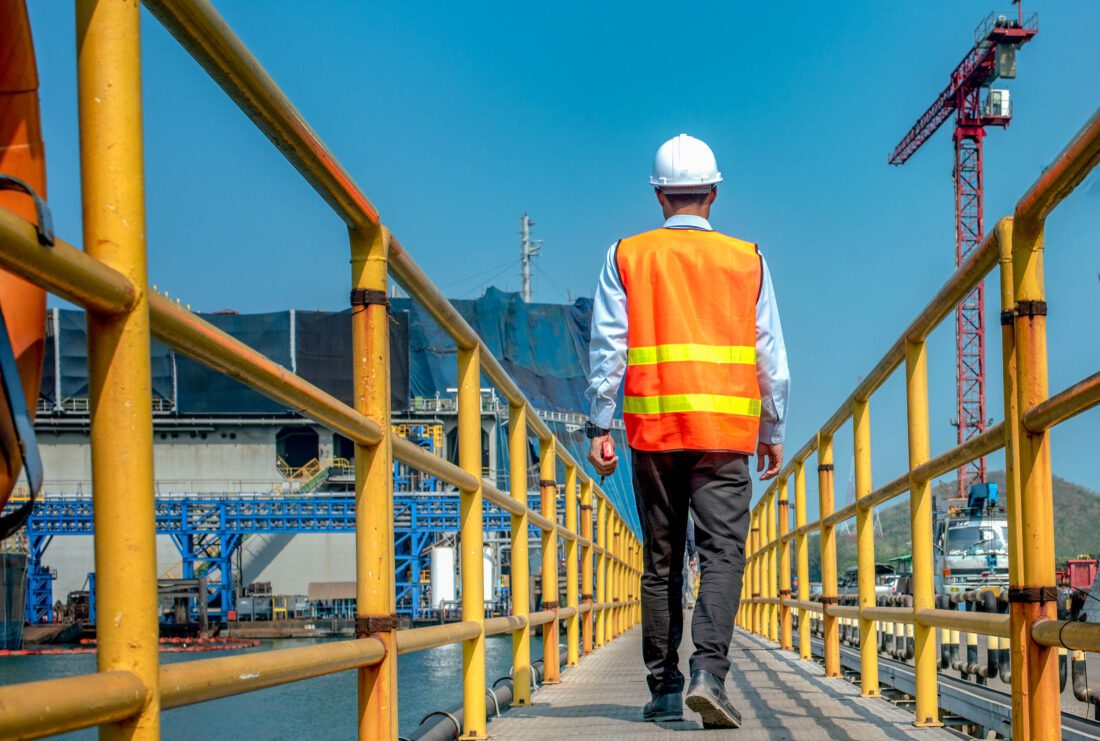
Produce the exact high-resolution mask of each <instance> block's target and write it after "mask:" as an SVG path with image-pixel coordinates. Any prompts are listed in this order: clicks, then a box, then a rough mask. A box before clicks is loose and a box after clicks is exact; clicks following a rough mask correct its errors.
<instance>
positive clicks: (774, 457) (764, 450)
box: [756, 442, 783, 481]
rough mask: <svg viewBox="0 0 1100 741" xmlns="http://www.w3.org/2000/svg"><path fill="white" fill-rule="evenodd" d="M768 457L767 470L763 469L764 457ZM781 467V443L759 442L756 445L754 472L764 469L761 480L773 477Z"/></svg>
mask: <svg viewBox="0 0 1100 741" xmlns="http://www.w3.org/2000/svg"><path fill="white" fill-rule="evenodd" d="M765 456H766V457H767V459H768V470H766V471H764V458H765ZM782 467H783V443H765V442H761V443H760V444H758V445H757V446H756V472H757V473H760V472H761V471H764V475H763V476H761V477H760V480H761V481H767V480H768V479H774V478H775V477H776V474H778V473H779V469H781V468H782Z"/></svg>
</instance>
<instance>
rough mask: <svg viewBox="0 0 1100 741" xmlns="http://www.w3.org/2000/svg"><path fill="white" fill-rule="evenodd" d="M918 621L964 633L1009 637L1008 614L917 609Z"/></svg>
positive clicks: (930, 626)
mask: <svg viewBox="0 0 1100 741" xmlns="http://www.w3.org/2000/svg"><path fill="white" fill-rule="evenodd" d="M917 622H919V623H920V624H921V625H926V626H928V627H929V628H947V629H948V630H958V631H962V632H964V633H980V634H982V635H987V636H998V637H1000V638H1008V615H1002V614H998V613H994V612H960V611H959V610H933V609H929V610H917Z"/></svg>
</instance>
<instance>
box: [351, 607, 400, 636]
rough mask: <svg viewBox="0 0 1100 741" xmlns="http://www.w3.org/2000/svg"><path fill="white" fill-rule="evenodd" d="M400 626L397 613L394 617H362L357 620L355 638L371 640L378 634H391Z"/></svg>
mask: <svg viewBox="0 0 1100 741" xmlns="http://www.w3.org/2000/svg"><path fill="white" fill-rule="evenodd" d="M399 626H400V622H399V619H398V617H397V613H393V614H392V615H360V616H359V617H357V618H355V637H356V638H369V637H371V636H372V635H375V634H376V633H390V632H392V631H395V630H397V628H398V627H399Z"/></svg>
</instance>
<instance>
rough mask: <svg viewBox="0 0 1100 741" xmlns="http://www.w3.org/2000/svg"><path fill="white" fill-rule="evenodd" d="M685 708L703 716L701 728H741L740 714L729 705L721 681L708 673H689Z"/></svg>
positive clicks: (702, 671)
mask: <svg viewBox="0 0 1100 741" xmlns="http://www.w3.org/2000/svg"><path fill="white" fill-rule="evenodd" d="M687 706H688V707H689V708H691V709H692V710H694V711H695V712H697V713H699V715H701V716H703V728H740V727H741V713H739V712H737V709H736V708H734V707H733V705H731V704H730V701H729V698H728V697H727V696H726V688H725V687H724V686H723V685H722V681H721V680H719V679H718V677H716V676H714V675H713V674H711V673H710V672H708V671H704V670H702V669H696V670H695V671H693V672H692V673H691V684H689V685H688V691H687Z"/></svg>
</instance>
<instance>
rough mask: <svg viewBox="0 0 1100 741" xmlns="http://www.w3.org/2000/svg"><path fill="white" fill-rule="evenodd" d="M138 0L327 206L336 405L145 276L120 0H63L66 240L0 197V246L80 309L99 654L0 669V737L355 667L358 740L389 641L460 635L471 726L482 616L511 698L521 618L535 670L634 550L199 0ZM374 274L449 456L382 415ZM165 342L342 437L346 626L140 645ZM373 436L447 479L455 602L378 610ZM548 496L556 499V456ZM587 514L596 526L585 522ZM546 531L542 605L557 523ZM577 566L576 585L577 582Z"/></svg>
mask: <svg viewBox="0 0 1100 741" xmlns="http://www.w3.org/2000/svg"><path fill="white" fill-rule="evenodd" d="M145 5H146V7H147V8H148V9H149V10H150V11H151V12H152V13H153V15H155V16H156V17H157V18H158V19H159V20H160V21H161V22H162V23H163V24H164V26H165V27H166V28H167V29H168V30H169V32H171V33H172V34H173V35H174V36H175V37H176V38H177V39H178V40H179V42H180V43H181V44H182V45H183V46H184V47H185V48H186V49H187V50H188V51H189V52H190V53H191V54H192V56H194V57H195V59H196V60H197V61H198V62H199V63H200V64H201V65H202V66H203V67H204V68H205V69H206V70H207V72H208V73H209V74H210V75H211V76H212V77H213V78H214V80H215V81H216V82H217V83H218V84H219V85H220V86H221V87H222V88H223V89H224V90H225V92H226V93H228V95H229V96H230V97H231V98H232V99H233V100H234V101H235V102H236V103H237V104H238V105H239V106H240V107H241V109H242V110H243V111H244V112H245V113H246V114H247V115H248V116H249V117H250V118H251V119H252V120H253V122H254V123H255V124H256V125H257V126H258V127H259V128H260V129H261V130H262V131H263V132H264V133H265V134H266V135H267V136H268V137H269V138H270V139H271V140H272V142H273V143H274V144H275V145H276V147H277V148H278V149H279V151H281V152H282V153H283V154H284V156H286V158H287V159H288V160H289V161H290V162H291V164H293V165H294V166H295V167H296V168H297V169H298V170H299V172H300V173H301V174H302V175H303V176H304V177H305V179H306V180H307V181H308V182H309V183H310V184H311V185H312V186H313V187H314V189H315V190H316V191H317V192H318V193H319V194H320V195H321V197H322V198H324V199H325V201H327V202H328V204H329V205H330V206H331V207H332V209H333V210H334V211H335V212H336V214H337V215H338V216H339V217H340V218H342V219H343V220H344V222H345V223H346V224H347V226H348V230H349V234H350V245H351V266H352V292H351V302H352V306H353V311H352V317H351V321H352V328H353V329H352V336H353V358H354V363H355V367H354V389H355V391H354V397H355V398H354V405H353V406H348V405H346V404H343V403H341V402H340V401H338V400H337V399H335V398H334V397H332V396H330V395H329V394H327V393H325V392H324V391H322V390H321V389H319V388H317V387H316V386H313V385H312V384H310V383H308V382H307V381H305V380H303V379H302V378H300V377H298V376H296V375H294V374H293V373H291V372H290V371H288V370H287V369H285V368H283V367H281V366H279V365H277V364H276V363H274V362H273V361H271V360H270V359H268V358H266V357H264V356H262V355H260V354H259V353H257V352H256V351H255V350H253V349H251V348H250V347H248V346H246V345H244V344H243V343H241V342H239V341H237V340H235V339H233V338H232V337H230V336H229V335H227V334H225V333H223V332H221V331H220V330H218V329H217V328H215V327H214V326H212V325H210V324H208V323H207V322H204V321H203V320H202V319H201V318H199V317H198V316H196V315H195V314H193V313H191V312H190V311H188V310H186V309H184V308H183V307H181V306H179V305H177V304H175V303H173V302H171V301H169V300H168V299H166V298H165V297H163V296H161V295H159V294H156V293H155V292H152V291H150V290H149V288H148V287H147V279H146V245H145V227H144V225H145V210H144V179H143V170H144V164H143V145H142V129H141V121H142V110H141V49H140V33H139V14H140V7H139V6H138V5H137V4H135V3H129V2H125V3H124V2H117V1H114V0H78V1H77V3H76V6H77V29H78V41H79V54H78V96H79V113H80V133H81V136H80V143H81V174H82V182H83V197H84V215H85V219H84V244H85V246H86V250H85V251H83V252H82V251H80V250H78V249H75V248H74V247H72V246H71V245H69V244H67V243H65V242H62V241H60V240H59V241H58V242H57V243H56V245H55V246H53V247H51V248H44V247H42V246H40V245H39V244H38V241H37V238H36V235H35V229H34V227H33V226H32V225H31V224H28V223H27V222H25V221H23V220H22V219H19V218H17V217H15V216H13V215H12V214H11V213H10V212H7V211H2V210H0V265H2V266H3V267H4V268H6V269H8V270H11V271H13V272H15V273H18V274H20V275H23V276H25V277H26V278H28V279H29V280H31V281H33V282H34V283H36V284H38V285H40V286H42V287H44V288H46V289H48V290H50V291H51V292H53V293H55V294H57V295H58V296H61V297H62V298H65V299H68V300H69V301H72V302H73V303H76V304H79V305H81V306H83V307H84V308H85V309H87V311H88V330H89V331H88V340H89V343H88V344H89V348H88V350H89V353H88V355H89V362H88V364H89V379H90V387H91V398H92V404H93V406H94V408H95V414H94V415H92V420H91V441H92V479H93V488H94V492H93V496H94V502H95V515H94V517H95V534H96V536H97V537H96V539H95V545H96V550H95V570H96V577H97V598H98V599H97V601H98V605H99V613H100V614H101V615H108V616H110V619H104V620H102V621H100V623H99V625H98V626H97V631H98V645H99V651H98V657H97V662H98V670H99V671H98V673H96V674H93V675H88V676H83V677H73V678H66V679H58V680H49V681H44V682H34V683H30V684H23V685H13V686H7V687H3V688H0V707H2V708H3V713H0V737H3V738H19V739H23V738H38V737H41V736H46V735H51V734H56V733H61V732H64V731H69V730H73V729H77V728H83V727H87V726H92V725H97V724H100V725H105V726H106V735H105V736H104V737H109V738H126V739H134V740H139V739H155V738H159V733H160V713H161V710H162V709H167V708H173V707H179V706H181V705H188V704H192V703H197V702H203V701H206V700H212V699H215V698H219V697H226V696H229V695H236V694H240V693H243V692H250V691H253V690H257V689H261V688H264V687H271V686H274V685H278V684H284V683H287V682H294V681H298V680H302V679H308V678H310V677H316V676H319V675H323V674H330V673H333V672H339V671H348V670H356V671H357V672H358V687H359V691H358V703H359V707H358V729H359V737H360V738H362V739H385V738H388V739H396V738H397V727H396V724H397V655H398V654H400V653H408V652H411V651H421V650H424V649H427V648H431V647H433V646H441V645H444V644H449V643H456V642H462V643H463V667H462V671H463V697H464V724H465V727H464V729H463V731H464V732H463V738H466V739H477V738H485V736H486V717H485V690H486V683H485V637H486V636H487V635H495V634H501V633H511V634H512V644H513V664H514V676H515V691H516V697H515V698H514V700H513V704H518V705H524V704H528V703H530V702H531V698H530V685H531V682H530V668H531V656H530V631H531V628H533V627H538V626H540V625H541V626H542V629H543V643H544V651H545V675H544V682H556V681H558V679H559V672H560V659H559V623H560V622H561V621H565V624H566V646H567V652H566V663H567V665H573V664H576V663H577V662H578V660H579V657H580V656H581V654H582V653H588V652H590V651H592V650H593V649H594V647H598V646H601V645H603V644H604V643H606V642H607V641H609V640H611V639H613V638H614V637H616V636H618V635H619V634H620V633H622V632H623V631H625V630H626V629H627V628H629V627H630V626H632V625H634V624H635V623H636V622H637V621H638V620H639V618H640V608H639V604H638V597H637V595H638V594H639V587H638V585H639V578H640V576H639V575H640V562H641V550H640V547H639V544H638V542H637V540H636V538H635V537H634V535H633V533H632V532H631V530H630V529H629V528H628V527H627V526H626V523H625V521H624V519H623V517H622V516H621V514H620V513H619V512H617V511H616V510H615V507H614V506H613V505H612V504H611V502H610V501H609V500H608V498H607V497H606V495H604V493H603V492H602V491H601V490H600V489H599V487H598V486H597V485H596V484H595V482H593V480H592V479H591V477H589V476H588V475H587V474H585V473H584V471H583V470H582V469H581V467H580V465H579V464H578V463H577V461H575V460H574V459H573V458H572V457H571V456H570V455H569V453H568V451H566V450H565V448H564V447H562V446H559V445H558V444H557V441H556V440H555V437H554V435H553V434H552V433H551V431H550V429H549V428H548V427H547V426H546V424H545V423H544V422H542V420H540V418H539V417H538V415H537V414H536V413H535V411H534V410H533V409H532V408H531V406H530V403H529V402H528V400H527V399H526V397H525V396H524V395H523V392H522V391H521V390H520V388H519V386H517V385H516V383H515V382H514V381H513V380H512V379H511V378H510V377H509V376H508V375H507V374H506V373H505V371H504V370H503V368H502V366H501V364H500V362H499V361H498V360H497V359H496V358H494V357H493V356H492V355H491V354H490V353H489V352H488V350H487V349H486V347H485V345H484V343H483V342H482V341H481V339H480V338H479V337H478V336H477V334H476V333H475V332H474V330H473V329H472V328H471V327H470V325H469V324H467V323H466V321H465V320H464V319H463V318H462V317H461V315H460V314H459V313H458V311H457V310H456V309H455V307H454V306H452V305H451V304H450V303H449V302H448V301H447V299H445V298H444V297H443V295H442V294H441V293H440V291H439V289H438V288H436V286H435V285H433V284H432V282H431V281H430V280H429V279H428V278H427V277H426V276H425V275H424V273H423V272H421V270H420V268H419V267H418V266H417V265H416V263H415V262H413V260H412V258H411V257H410V256H409V254H408V253H407V252H406V251H405V250H404V249H403V248H402V246H401V245H400V243H399V242H398V241H397V239H396V238H395V237H394V236H393V235H391V234H390V232H389V230H388V229H387V228H386V227H385V226H384V225H383V224H382V222H381V219H380V218H379V215H378V212H377V211H376V210H375V208H374V206H373V205H371V203H370V201H369V200H368V199H367V198H366V196H365V195H364V194H363V193H362V192H361V191H360V190H359V188H358V187H357V186H356V185H355V184H354V183H353V182H352V180H351V178H350V177H349V176H348V174H347V173H346V172H344V170H343V169H342V168H341V167H340V165H339V164H338V163H337V161H336V159H335V158H334V157H333V156H332V154H331V153H330V152H329V151H328V149H327V148H326V147H325V145H324V144H323V143H322V142H321V140H320V139H319V138H318V137H317V136H316V134H314V133H313V131H312V130H311V129H310V128H309V126H308V125H307V124H306V122H305V120H304V119H303V118H302V116H301V115H300V114H299V113H298V112H297V111H296V110H295V109H294V107H293V106H292V105H291V103H290V101H289V100H288V99H287V98H286V96H285V95H284V94H283V93H282V91H281V90H280V89H279V88H278V87H277V86H276V85H275V83H274V81H273V80H272V79H271V78H270V77H269V76H268V74H267V73H266V72H265V71H264V69H263V67H261V65H260V64H259V62H258V61H257V60H256V59H255V58H254V57H253V56H252V55H251V54H250V53H249V51H248V50H247V49H246V48H245V46H244V45H243V44H242V43H241V41H240V39H238V38H237V36H236V35H235V34H234V33H233V32H232V30H231V29H230V28H229V27H228V26H227V25H226V24H225V22H224V21H223V20H222V18H221V17H220V16H219V15H218V14H217V12H216V11H215V10H214V9H213V7H212V6H211V5H210V3H209V2H207V1H206V0H146V2H145ZM387 275H392V276H393V277H394V279H395V280H396V281H397V282H398V283H400V284H401V286H402V287H403V288H404V289H405V290H406V291H407V292H408V294H409V295H410V296H411V297H412V298H413V299H414V300H416V301H418V302H419V303H420V304H421V305H422V306H424V307H425V308H426V309H427V310H428V311H429V313H430V314H431V315H432V316H433V317H434V318H435V319H436V320H437V321H438V322H439V324H440V325H441V326H442V327H443V328H444V329H445V330H446V331H447V332H448V333H449V334H450V335H451V336H452V337H453V338H454V341H455V343H456V345H457V346H458V379H459V382H458V386H459V390H458V427H459V458H460V460H459V465H457V466H456V465H454V464H451V463H448V462H447V461H446V460H444V459H442V458H441V457H439V456H437V455H435V454H433V453H431V452H430V451H427V450H424V449H422V448H421V447H419V446H418V445H416V444H414V443H411V442H409V441H408V440H405V439H403V438H401V437H400V436H398V435H396V434H395V433H394V432H392V430H391V428H390V412H389V398H390V389H389V377H388V373H389V357H388V352H389V349H388V331H387V321H388V307H387V301H386V295H387V292H386V288H387ZM151 335H152V336H155V337H157V338H158V339H160V340H162V341H164V342H167V343H168V344H170V345H172V346H174V347H175V348H176V349H177V350H179V351H180V352H183V353H184V354H186V355H188V356H190V357H192V358H194V359H196V360H198V361H199V362H202V363H204V364H206V365H207V366H209V367H210V368H212V369H214V370H217V371H220V372H222V373H225V374H227V375H229V376H231V377H232V378H235V379H237V380H239V381H241V382H243V383H245V384H248V385H249V386H251V387H252V388H254V389H256V390H257V391H259V392H261V393H264V394H266V395H268V396H270V397H271V398H273V399H275V400H277V401H279V402H281V403H283V404H286V405H287V406H288V407H290V408H292V409H297V410H299V411H300V412H301V413H302V414H304V415H306V416H308V417H310V418H312V419H314V420H315V421H317V422H318V423H320V424H323V425H326V426H328V427H330V428H332V429H333V430H335V431H337V432H339V433H341V434H342V435H345V436H346V437H348V438H349V439H351V440H352V441H353V442H354V443H355V460H354V467H355V496H356V568H357V578H356V581H357V585H358V589H357V604H358V608H357V609H358V618H357V621H356V627H357V634H358V639H357V640H352V641H344V642H338V643H326V644H323V645H317V646H309V647H302V648H292V649H283V650H275V651H269V652H264V653H255V654H244V655H239V656H227V657H220V658H215V659H204V660H198V661H191V662H186V663H176V664H169V665H164V666H161V665H160V664H159V659H158V646H157V632H158V626H157V585H156V577H157V575H156V558H155V552H154V512H153V504H154V501H153V500H154V497H153V493H154V481H153V464H152V461H153V447H152V445H153V444H152V416H151V404H152V402H151V398H150V366H149V342H150V337H151ZM482 374H484V375H485V376H486V377H487V378H488V379H489V381H490V382H491V383H492V384H493V385H494V386H495V387H496V388H497V390H498V391H499V392H500V393H501V394H502V395H503V397H504V398H505V399H506V400H507V402H508V405H509V424H508V438H509V443H508V445H509V453H510V458H511V470H510V483H511V486H510V488H511V489H512V491H511V494H510V495H509V494H507V493H504V492H501V491H499V490H498V489H497V488H496V487H494V486H493V485H492V484H491V483H490V482H488V481H483V480H482V479H481V454H480V450H481V445H480V429H481V428H480V425H481V408H482V401H481V393H480V379H481V376H482ZM529 432H530V433H533V434H534V435H535V436H537V437H538V439H539V453H540V472H541V476H540V478H541V493H542V500H541V502H542V504H541V508H540V511H538V512H536V511H534V510H532V509H530V508H529V507H528V505H527V501H526V500H527V466H526V462H527V454H528V448H527V441H528V434H529ZM392 457H396V458H397V459H399V460H401V461H403V462H404V463H407V464H409V465H410V466H413V467H415V468H418V469H419V470H422V471H424V472H426V473H429V474H431V475H432V476H436V477H438V478H439V479H441V480H442V481H445V482H448V483H450V484H453V485H454V486H456V487H458V488H459V489H460V490H461V492H462V499H461V570H462V622H460V623H455V624H451V625H445V626H436V627H431V628H424V629H415V630H402V631H398V630H397V629H396V628H397V624H396V616H395V614H394V611H395V603H394V583H393V578H394V577H393V574H394V567H393V561H394V544H393V530H392V522H393V493H392V481H393V476H392V465H391V461H392ZM559 463H560V464H561V465H562V466H563V468H564V484H565V511H564V513H562V515H563V516H562V517H559V513H558V512H557V511H556V509H557V506H556V499H557V497H556V494H557V491H558V481H559V476H558V465H559ZM483 501H488V502H490V503H491V504H493V505H495V506H496V507H498V508H500V509H502V510H505V511H507V512H508V513H510V514H511V533H512V541H511V542H512V573H511V593H512V602H513V611H512V612H513V614H512V615H511V616H510V617H507V618H502V619H493V620H486V619H485V616H484V602H483V595H482V584H483V582H482V511H483V507H482V506H483ZM529 524H531V525H534V526H536V527H538V528H539V529H541V531H542V584H543V595H544V597H545V598H544V601H543V608H544V609H543V610H542V611H540V612H537V613H532V614H528V603H529V599H530V585H529V583H528V575H529V574H528V547H529V544H528V525H529ZM594 527H595V533H593V528H594ZM559 540H564V543H565V545H564V548H565V584H564V585H563V586H564V593H565V601H564V604H563V605H559V602H560V598H559V594H560V588H559V584H558V564H559V558H558V544H559ZM593 579H594V580H595V589H593Z"/></svg>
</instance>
